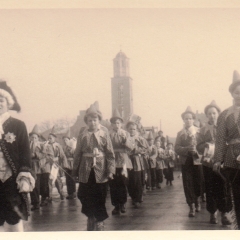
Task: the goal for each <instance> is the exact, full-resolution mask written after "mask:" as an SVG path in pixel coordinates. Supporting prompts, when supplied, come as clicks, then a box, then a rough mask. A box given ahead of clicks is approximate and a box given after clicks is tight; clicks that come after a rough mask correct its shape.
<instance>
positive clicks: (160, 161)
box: [155, 138, 166, 189]
mask: <svg viewBox="0 0 240 240" xmlns="http://www.w3.org/2000/svg"><path fill="white" fill-rule="evenodd" d="M155 145H156V148H157V158H156V179H157V188H159V189H161V183H162V182H163V171H164V169H165V168H166V165H165V158H166V157H165V150H164V149H163V148H162V147H161V139H160V138H156V139H155Z"/></svg>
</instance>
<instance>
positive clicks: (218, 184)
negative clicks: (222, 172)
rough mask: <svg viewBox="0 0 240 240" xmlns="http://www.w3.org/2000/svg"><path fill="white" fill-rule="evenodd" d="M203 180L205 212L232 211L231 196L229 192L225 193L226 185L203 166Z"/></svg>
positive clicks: (209, 169) (210, 169)
mask: <svg viewBox="0 0 240 240" xmlns="http://www.w3.org/2000/svg"><path fill="white" fill-rule="evenodd" d="M203 173H204V178H205V190H206V201H207V210H208V212H210V213H212V214H213V213H215V212H216V211H217V210H219V211H220V212H229V211H231V209H232V203H231V196H230V194H229V191H226V189H225V187H226V183H225V182H224V180H223V179H222V178H221V177H220V176H219V175H217V174H216V173H214V172H213V170H212V168H209V167H206V166H203Z"/></svg>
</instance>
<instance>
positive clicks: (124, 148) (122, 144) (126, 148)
mask: <svg viewBox="0 0 240 240" xmlns="http://www.w3.org/2000/svg"><path fill="white" fill-rule="evenodd" d="M122 135H125V139H126V141H124V140H123V137H122ZM110 138H111V141H112V145H113V150H114V154H115V162H116V168H123V167H124V164H125V165H126V168H128V169H132V162H131V160H130V158H129V156H128V152H130V151H132V150H133V148H134V143H133V142H132V141H131V138H130V136H129V133H128V132H126V131H125V130H123V129H120V130H119V131H118V132H117V131H115V130H112V131H110Z"/></svg>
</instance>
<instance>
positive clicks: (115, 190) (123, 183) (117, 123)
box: [110, 109, 134, 215]
mask: <svg viewBox="0 0 240 240" xmlns="http://www.w3.org/2000/svg"><path fill="white" fill-rule="evenodd" d="M110 122H111V123H112V130H111V131H110V138H111V140H112V144H113V150H114V154H115V161H116V173H115V174H114V176H113V180H112V181H110V193H111V200H112V205H113V206H114V207H115V208H114V209H113V211H112V214H113V215H115V214H120V212H121V213H125V212H126V207H125V204H126V202H127V182H128V174H129V170H130V169H132V162H131V160H130V158H129V156H128V154H127V152H128V151H131V150H133V147H134V145H133V143H132V142H131V141H130V137H129V133H128V132H126V131H125V130H123V129H122V124H123V119H122V117H121V116H120V113H119V112H118V110H117V109H115V110H114V113H113V116H112V118H111V119H110Z"/></svg>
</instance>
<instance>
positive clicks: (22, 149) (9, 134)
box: [0, 117, 34, 220]
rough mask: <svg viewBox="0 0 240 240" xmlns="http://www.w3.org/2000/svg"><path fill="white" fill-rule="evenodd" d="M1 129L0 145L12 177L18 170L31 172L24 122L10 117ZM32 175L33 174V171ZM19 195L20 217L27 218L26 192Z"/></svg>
mask: <svg viewBox="0 0 240 240" xmlns="http://www.w3.org/2000/svg"><path fill="white" fill-rule="evenodd" d="M3 131H4V134H3V135H2V139H1V140H0V147H1V150H2V152H3V154H4V157H5V159H6V161H7V162H8V164H9V166H10V167H11V169H12V174H13V176H12V177H13V178H14V179H16V178H17V176H18V174H19V173H20V172H30V173H32V170H31V155H30V147H29V139H28V133H27V129H26V126H25V123H24V122H22V121H20V120H18V119H15V118H12V117H10V118H8V119H7V120H6V121H5V122H4V123H3ZM32 175H33V176H34V174H33V173H32ZM19 195H20V196H21V204H20V205H18V206H17V207H18V208H19V210H20V212H21V218H22V219H24V220H27V218H28V216H29V215H30V211H29V202H28V198H27V193H19Z"/></svg>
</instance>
